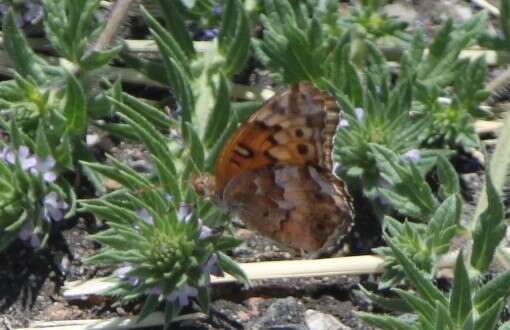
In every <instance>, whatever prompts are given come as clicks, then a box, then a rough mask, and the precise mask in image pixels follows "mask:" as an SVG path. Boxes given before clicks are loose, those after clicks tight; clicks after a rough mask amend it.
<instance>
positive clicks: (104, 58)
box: [79, 46, 122, 71]
mask: <svg viewBox="0 0 510 330" xmlns="http://www.w3.org/2000/svg"><path fill="white" fill-rule="evenodd" d="M121 49H122V46H117V47H113V48H111V49H108V50H104V51H100V52H98V51H93V52H91V53H89V54H86V55H85V56H84V57H82V58H81V59H80V63H79V65H80V68H81V69H83V70H86V71H92V70H94V69H98V68H100V67H102V66H105V65H106V64H108V63H110V61H111V60H113V59H114V58H115V56H117V54H118V53H119V52H120V50H121Z"/></svg>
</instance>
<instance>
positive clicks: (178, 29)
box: [156, 0, 195, 58]
mask: <svg viewBox="0 0 510 330" xmlns="http://www.w3.org/2000/svg"><path fill="white" fill-rule="evenodd" d="M156 2H157V3H158V4H159V6H160V7H161V12H162V14H163V18H164V19H165V23H166V26H167V28H168V30H169V31H170V33H171V34H172V37H173V38H174V39H175V41H176V42H177V43H178V44H179V46H180V48H181V49H182V51H183V52H184V53H185V54H186V56H187V57H188V58H189V57H192V56H193V55H195V49H194V48H193V40H192V39H191V36H190V34H189V32H188V29H187V27H186V23H185V22H184V19H183V17H182V16H181V14H180V11H179V8H178V6H177V3H176V2H174V1H166V0H156Z"/></svg>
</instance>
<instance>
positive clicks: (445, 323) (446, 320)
mask: <svg viewBox="0 0 510 330" xmlns="http://www.w3.org/2000/svg"><path fill="white" fill-rule="evenodd" d="M435 313H436V319H435V322H434V325H433V329H442V330H450V329H453V324H452V319H451V317H450V314H449V313H448V309H447V308H446V307H445V306H443V305H441V304H440V303H439V302H436V312H435Z"/></svg>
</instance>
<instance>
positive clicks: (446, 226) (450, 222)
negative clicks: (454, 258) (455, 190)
mask: <svg viewBox="0 0 510 330" xmlns="http://www.w3.org/2000/svg"><path fill="white" fill-rule="evenodd" d="M460 213H461V203H460V199H459V197H458V196H457V195H451V196H450V197H448V198H447V199H446V200H444V201H443V203H441V205H439V207H438V208H437V210H436V211H435V212H434V214H433V215H432V218H431V219H430V220H429V223H428V225H427V236H428V237H429V239H430V244H431V248H432V249H434V251H435V253H436V254H443V253H446V252H448V249H449V243H450V240H451V239H452V238H453V236H454V235H455V230H456V225H457V224H458V223H459V220H460Z"/></svg>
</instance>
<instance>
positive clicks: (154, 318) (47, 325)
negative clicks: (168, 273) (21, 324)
mask: <svg viewBox="0 0 510 330" xmlns="http://www.w3.org/2000/svg"><path fill="white" fill-rule="evenodd" d="M203 317H205V314H202V313H193V314H186V315H182V316H178V317H176V318H175V319H174V322H178V321H184V320H190V319H197V318H203ZM164 320H165V316H164V314H163V313H162V312H155V313H151V314H149V316H148V317H147V318H146V319H144V320H143V321H141V322H138V317H137V316H130V317H115V318H112V319H106V320H97V319H96V320H75V321H49V322H46V321H35V322H32V323H31V324H30V326H31V327H30V328H19V329H17V330H44V329H46V330H56V329H58V330H117V329H119V330H120V329H141V328H145V327H155V326H160V325H162V324H163V323H164Z"/></svg>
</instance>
